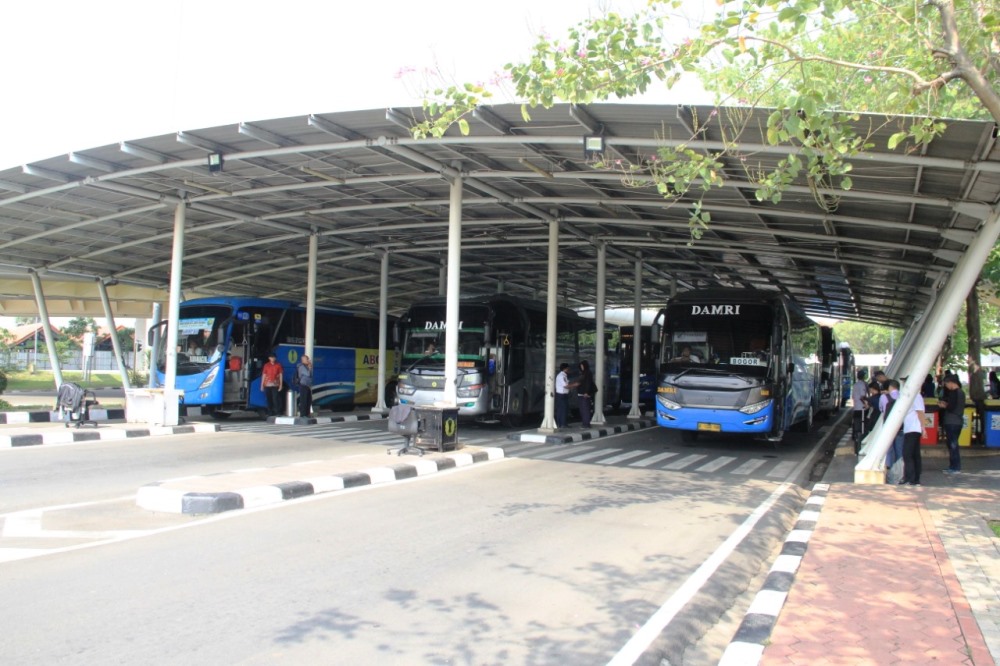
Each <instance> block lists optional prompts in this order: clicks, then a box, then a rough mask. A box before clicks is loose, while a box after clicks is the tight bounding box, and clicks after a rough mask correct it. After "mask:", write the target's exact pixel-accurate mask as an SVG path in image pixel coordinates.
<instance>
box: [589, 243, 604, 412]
mask: <svg viewBox="0 0 1000 666" xmlns="http://www.w3.org/2000/svg"><path fill="white" fill-rule="evenodd" d="M607 263H608V248H607V245H605V244H604V243H598V244H597V302H596V303H595V304H594V324H595V326H594V328H595V332H596V335H595V340H594V383H595V384H597V395H595V396H594V414H593V418H591V419H590V424H591V425H594V424H597V425H604V424H605V423H606V422H607V420H606V419H605V418H604V403H605V396H607V394H608V393H607V388H608V387H607V386H605V385H604V376H605V375H606V374H607V373H606V372H605V368H606V367H607V365H606V362H607V354H608V343H607V341H606V340H605V339H604V310H605V308H606V307H607V285H608V266H607Z"/></svg>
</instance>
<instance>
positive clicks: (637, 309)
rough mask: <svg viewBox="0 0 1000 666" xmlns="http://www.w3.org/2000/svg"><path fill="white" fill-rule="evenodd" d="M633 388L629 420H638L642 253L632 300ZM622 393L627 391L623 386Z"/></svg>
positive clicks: (639, 412) (640, 411)
mask: <svg viewBox="0 0 1000 666" xmlns="http://www.w3.org/2000/svg"><path fill="white" fill-rule="evenodd" d="M632 308H633V311H632V359H631V363H632V386H630V387H629V391H630V392H631V394H632V407H631V409H629V410H628V418H630V419H638V418H642V410H641V409H639V373H640V372H641V368H640V363H639V361H640V357H639V353H640V352H641V351H642V343H643V338H644V336H643V335H642V253H641V252H637V253H636V255H635V294H634V297H633V300H632ZM626 360H628V359H624V358H623V359H622V363H625V362H626ZM621 390H622V391H624V390H625V387H624V386H623V387H622V388H621Z"/></svg>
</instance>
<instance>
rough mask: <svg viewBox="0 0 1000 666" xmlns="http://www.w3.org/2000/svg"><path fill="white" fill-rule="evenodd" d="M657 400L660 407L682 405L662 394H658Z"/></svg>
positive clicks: (675, 407) (676, 407) (670, 407)
mask: <svg viewBox="0 0 1000 666" xmlns="http://www.w3.org/2000/svg"><path fill="white" fill-rule="evenodd" d="M656 402H658V403H659V404H660V407H666V408H667V409H680V408H681V406H680V405H678V404H677V403H676V402H674V401H673V400H667V399H666V398H664V397H663V395H662V394H660V395H657V396H656Z"/></svg>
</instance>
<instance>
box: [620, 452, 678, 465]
mask: <svg viewBox="0 0 1000 666" xmlns="http://www.w3.org/2000/svg"><path fill="white" fill-rule="evenodd" d="M676 455H677V454H676V453H674V452H673V451H667V452H666V453H657V454H656V455H655V456H650V457H648V458H643V459H642V460H636V461H635V462H634V463H629V467H649V466H650V465H652V464H654V463H658V462H660V461H661V460H666V459H667V458H673V457H674V456H676Z"/></svg>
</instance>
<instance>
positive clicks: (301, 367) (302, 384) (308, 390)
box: [295, 354, 313, 418]
mask: <svg viewBox="0 0 1000 666" xmlns="http://www.w3.org/2000/svg"><path fill="white" fill-rule="evenodd" d="M295 383H296V385H297V386H298V389H299V416H303V417H306V418H309V416H311V415H312V387H313V366H312V359H310V358H309V357H308V356H306V355H305V354H303V355H302V359H301V360H300V361H299V364H298V365H297V366H295Z"/></svg>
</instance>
